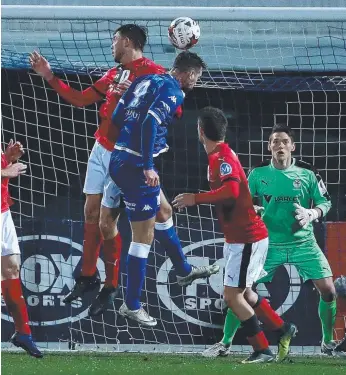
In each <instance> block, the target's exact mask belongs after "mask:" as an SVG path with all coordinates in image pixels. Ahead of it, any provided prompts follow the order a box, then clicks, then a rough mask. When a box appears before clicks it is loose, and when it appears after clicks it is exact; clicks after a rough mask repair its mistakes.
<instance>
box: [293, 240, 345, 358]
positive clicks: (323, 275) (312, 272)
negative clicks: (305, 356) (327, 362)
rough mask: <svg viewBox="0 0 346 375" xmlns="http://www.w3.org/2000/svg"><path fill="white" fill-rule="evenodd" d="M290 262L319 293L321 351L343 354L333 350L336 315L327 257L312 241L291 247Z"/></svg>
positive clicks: (330, 271)
mask: <svg viewBox="0 0 346 375" xmlns="http://www.w3.org/2000/svg"><path fill="white" fill-rule="evenodd" d="M289 261H290V263H292V264H294V265H295V266H296V267H297V269H298V272H299V274H300V276H301V277H302V278H303V281H304V282H305V281H307V280H312V281H313V283H314V284H315V286H316V288H317V290H318V291H319V293H320V303H319V306H318V313H319V317H320V320H321V326H322V336H323V338H322V344H321V351H322V352H323V353H325V354H328V355H334V354H335V355H342V356H344V355H345V352H343V351H341V352H339V351H337V352H335V350H334V349H335V348H336V345H337V344H336V342H334V341H333V330H334V324H335V316H336V293H335V287H334V283H333V280H332V270H331V268H330V265H329V263H328V260H327V258H326V257H325V255H324V254H323V252H322V250H321V249H320V247H319V246H318V244H317V243H316V242H315V241H314V242H312V243H309V244H306V245H304V246H300V247H297V248H295V249H291V251H290V254H289Z"/></svg>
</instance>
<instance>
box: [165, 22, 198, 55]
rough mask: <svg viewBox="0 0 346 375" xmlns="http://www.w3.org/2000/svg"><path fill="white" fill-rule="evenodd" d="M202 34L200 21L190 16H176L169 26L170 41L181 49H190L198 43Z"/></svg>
mask: <svg viewBox="0 0 346 375" xmlns="http://www.w3.org/2000/svg"><path fill="white" fill-rule="evenodd" d="M200 35H201V30H200V28H199V25H198V23H197V22H196V21H194V20H193V19H191V18H189V17H179V18H176V19H175V20H174V21H172V23H171V24H170V26H169V28H168V38H169V40H170V42H171V43H172V44H173V46H174V47H177V48H179V49H189V48H191V47H192V46H194V45H196V44H197V43H198V39H199V36H200Z"/></svg>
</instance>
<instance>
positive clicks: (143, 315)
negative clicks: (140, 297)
mask: <svg viewBox="0 0 346 375" xmlns="http://www.w3.org/2000/svg"><path fill="white" fill-rule="evenodd" d="M119 314H120V315H121V316H123V317H124V318H128V319H132V320H135V321H136V322H137V323H138V324H141V325H142V326H146V327H155V326H156V324H157V320H156V319H155V318H153V317H152V316H150V315H149V314H148V313H147V312H146V311H145V310H144V309H143V307H141V308H140V309H138V310H130V309H129V308H128V307H127V306H126V303H125V302H124V303H123V304H122V305H121V306H120V309H119Z"/></svg>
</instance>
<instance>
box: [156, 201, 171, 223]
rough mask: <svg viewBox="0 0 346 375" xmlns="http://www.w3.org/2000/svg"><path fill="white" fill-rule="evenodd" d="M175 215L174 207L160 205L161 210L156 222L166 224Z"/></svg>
mask: <svg viewBox="0 0 346 375" xmlns="http://www.w3.org/2000/svg"><path fill="white" fill-rule="evenodd" d="M172 215H173V211H172V207H171V206H170V205H169V204H168V203H167V204H165V203H163V204H161V205H160V210H159V211H158V213H157V214H156V221H157V222H158V223H165V222H166V221H167V220H168V219H170V218H171V217H172Z"/></svg>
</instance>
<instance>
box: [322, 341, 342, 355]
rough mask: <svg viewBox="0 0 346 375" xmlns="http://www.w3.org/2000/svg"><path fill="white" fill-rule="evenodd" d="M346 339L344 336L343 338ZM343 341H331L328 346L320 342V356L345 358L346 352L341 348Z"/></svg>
mask: <svg viewBox="0 0 346 375" xmlns="http://www.w3.org/2000/svg"><path fill="white" fill-rule="evenodd" d="M345 337H346V336H345ZM344 340H345V338H344V339H343V340H341V341H340V342H339V343H338V342H337V341H334V340H333V341H331V342H329V343H328V344H326V343H324V342H322V344H321V352H322V354H326V355H329V356H331V357H343V358H346V351H345V349H344V348H343V345H344Z"/></svg>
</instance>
